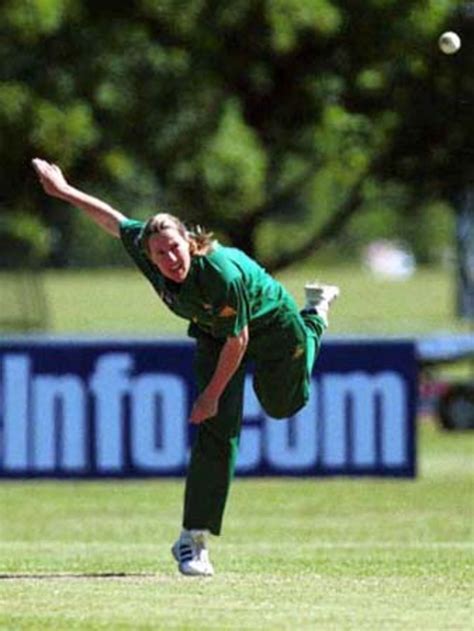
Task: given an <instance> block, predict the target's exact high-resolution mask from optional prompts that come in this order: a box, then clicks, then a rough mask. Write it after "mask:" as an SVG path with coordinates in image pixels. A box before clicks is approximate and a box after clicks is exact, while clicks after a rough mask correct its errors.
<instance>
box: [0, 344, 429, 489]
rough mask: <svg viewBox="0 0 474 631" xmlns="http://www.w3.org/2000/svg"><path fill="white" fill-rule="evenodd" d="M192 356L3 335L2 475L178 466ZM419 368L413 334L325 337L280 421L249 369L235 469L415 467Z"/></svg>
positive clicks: (376, 470)
mask: <svg viewBox="0 0 474 631" xmlns="http://www.w3.org/2000/svg"><path fill="white" fill-rule="evenodd" d="M192 360H193V344H192V342H188V341H162V340H160V341H156V342H155V341H150V340H135V339H133V340H126V341H119V340H60V339H53V340H49V341H48V340H44V339H37V340H34V339H31V340H27V339H25V340H16V341H15V340H12V341H4V342H3V343H0V477H16V478H25V477H60V478H65V477H66V478H67V477H78V478H82V477H86V478H87V477H146V476H181V475H184V474H185V472H186V467H187V462H188V458H189V445H190V444H191V441H192V432H193V431H194V428H192V427H191V426H190V425H189V423H188V415H189V411H190V409H191V405H192V402H193V400H194V396H195V392H194V385H193V375H192ZM416 373H417V364H416V358H415V347H414V343H413V342H409V341H386V340H375V341H368V340H352V341H351V340H336V339H333V340H331V339H330V340H329V341H327V342H326V343H325V344H324V345H323V349H322V351H321V354H320V357H319V359H318V361H317V364H316V369H315V372H314V375H313V381H312V396H311V399H310V402H309V403H308V405H307V406H306V408H304V410H302V411H301V412H300V413H298V414H297V415H295V416H294V417H292V418H291V419H289V420H283V421H281V420H278V421H277V420H274V419H271V418H270V417H268V416H267V415H266V414H265V413H264V412H263V410H262V408H261V407H260V405H259V403H258V400H257V398H256V396H255V394H254V392H253V389H252V385H251V381H252V374H251V369H249V373H248V375H247V381H248V383H247V384H246V393H245V407H244V415H245V418H244V424H243V427H242V434H241V442H240V454H239V460H238V464H237V473H238V474H240V475H247V476H249V475H250V476H264V475H304V476H321V475H374V476H408V477H412V476H414V475H415V473H416V453H415V408H416V400H415V399H416V378H417V374H416Z"/></svg>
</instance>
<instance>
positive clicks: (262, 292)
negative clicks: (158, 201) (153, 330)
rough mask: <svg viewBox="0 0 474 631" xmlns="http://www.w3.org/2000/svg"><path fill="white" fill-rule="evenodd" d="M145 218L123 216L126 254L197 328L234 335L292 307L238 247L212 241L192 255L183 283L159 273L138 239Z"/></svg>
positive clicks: (220, 335) (168, 302)
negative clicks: (209, 247) (207, 248)
mask: <svg viewBox="0 0 474 631" xmlns="http://www.w3.org/2000/svg"><path fill="white" fill-rule="evenodd" d="M143 225H144V224H143V222H141V221H135V220H131V219H127V220H125V221H124V222H122V224H121V226H120V234H121V239H122V242H123V244H124V246H125V248H126V250H127V252H128V254H129V255H130V256H131V257H132V259H133V260H134V261H135V263H136V265H137V266H138V267H139V268H140V270H141V271H142V272H143V274H144V275H145V276H146V277H147V278H148V280H149V281H150V283H151V284H152V286H153V287H154V289H155V291H156V292H157V293H158V295H159V296H160V297H161V299H162V300H163V302H164V303H165V304H166V306H167V307H168V308H169V309H171V311H173V313H175V314H176V315H177V316H180V317H182V318H185V319H186V320H188V321H189V322H190V323H191V325H190V327H189V334H190V335H191V336H192V337H195V336H196V335H199V331H200V330H201V331H204V332H205V333H207V334H209V335H212V336H213V337H216V338H224V337H229V336H235V335H238V334H239V333H240V332H241V331H242V329H243V328H244V327H245V326H246V325H248V326H249V330H250V332H251V333H252V332H255V331H257V330H260V329H261V328H262V327H264V326H266V325H267V324H269V323H270V322H272V321H273V320H274V318H275V317H276V316H277V314H278V311H279V310H280V309H281V307H282V306H285V307H287V308H289V309H290V310H291V311H293V309H295V310H296V305H295V304H294V301H293V299H292V298H291V296H290V295H289V294H288V293H287V292H286V290H285V289H284V288H283V286H282V285H281V284H280V283H279V282H278V281H276V280H275V279H274V278H272V277H271V276H270V275H269V274H268V273H267V272H266V271H265V270H264V269H263V268H262V267H261V266H260V265H258V263H256V262H255V261H254V260H253V259H251V258H250V257H248V256H247V255H246V254H244V252H242V251H241V250H238V249H236V248H229V247H224V246H222V245H219V244H215V246H214V247H213V248H212V250H211V251H210V252H209V253H208V254H205V255H202V256H201V255H196V256H193V257H192V258H191V267H190V270H189V273H188V275H187V277H186V279H185V280H184V282H183V283H175V282H174V281H172V280H170V279H168V278H166V277H165V276H163V274H161V272H160V270H159V269H158V268H157V267H156V265H154V264H153V263H152V262H151V261H150V259H149V258H148V256H147V254H146V253H145V252H144V251H143V249H142V246H141V244H140V242H139V235H140V232H141V230H142V228H143Z"/></svg>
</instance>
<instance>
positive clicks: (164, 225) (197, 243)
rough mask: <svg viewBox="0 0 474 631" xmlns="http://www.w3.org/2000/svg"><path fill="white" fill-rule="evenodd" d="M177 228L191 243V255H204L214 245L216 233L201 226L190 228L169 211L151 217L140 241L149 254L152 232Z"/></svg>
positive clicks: (144, 227) (156, 232) (157, 232)
mask: <svg viewBox="0 0 474 631" xmlns="http://www.w3.org/2000/svg"><path fill="white" fill-rule="evenodd" d="M170 229H171V230H177V231H178V232H179V233H180V234H181V236H183V237H184V238H185V239H186V240H187V241H189V244H190V252H191V256H203V255H205V254H208V253H209V252H210V251H211V250H212V249H213V247H214V243H215V240H214V235H213V233H212V232H207V231H206V230H204V228H202V227H201V226H194V227H193V228H192V229H191V228H188V227H187V226H186V225H185V224H184V223H183V222H182V221H181V220H180V219H178V217H175V216H174V215H170V214H169V213H158V214H157V215H153V217H150V219H148V221H147V222H146V223H145V225H144V226H143V228H142V231H141V233H140V236H139V241H140V244H141V246H142V248H143V249H144V250H145V252H146V253H147V254H148V255H149V249H148V241H149V239H150V237H151V235H152V234H159V233H160V232H164V231H165V230H170Z"/></svg>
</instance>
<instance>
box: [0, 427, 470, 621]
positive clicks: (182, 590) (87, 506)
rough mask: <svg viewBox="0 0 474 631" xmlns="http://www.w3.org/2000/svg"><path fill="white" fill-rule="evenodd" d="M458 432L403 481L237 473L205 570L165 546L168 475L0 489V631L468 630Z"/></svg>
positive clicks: (170, 528) (430, 445)
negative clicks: (194, 571)
mask: <svg viewBox="0 0 474 631" xmlns="http://www.w3.org/2000/svg"><path fill="white" fill-rule="evenodd" d="M473 447H474V443H473V437H472V435H468V434H462V433H458V434H445V433H441V432H440V431H439V430H438V429H437V428H436V427H434V426H433V425H432V424H430V423H424V424H422V426H421V431H420V471H419V477H418V478H417V479H416V480H415V481H401V480H385V481H381V480H371V479H359V480H357V479H351V480H350V479H329V480H321V479H319V480H318V479H316V480H313V479H305V480H301V481H297V480H290V479H269V480H236V482H235V485H234V487H233V491H232V495H231V500H230V505H229V510H228V513H227V519H226V527H225V532H224V536H223V537H222V538H219V539H217V538H215V539H214V540H213V542H212V544H213V545H212V552H213V554H212V558H213V561H214V564H215V568H216V576H215V577H214V578H212V579H192V578H191V579H190V578H185V577H182V576H180V575H179V574H178V573H177V571H176V568H175V565H174V562H173V561H172V559H171V555H170V553H169V546H170V544H171V543H172V542H173V539H174V537H175V536H176V533H177V527H178V524H179V519H180V506H181V497H182V481H181V480H171V481H135V482H121V483H117V482H91V483H84V482H80V483H73V482H44V481H43V482H37V483H35V482H6V483H5V482H4V483H2V484H1V485H0V505H1V507H2V518H1V522H0V528H1V530H0V533H1V534H0V573H1V575H2V578H1V579H0V612H1V613H0V629H2V630H3V629H9V630H12V631H13V630H15V631H16V630H19V629H24V630H28V631H35V630H46V629H51V630H53V629H54V630H58V629H61V630H62V629H64V630H66V629H68V630H69V629H73V630H85V629H87V630H93V629H104V630H105V629H107V630H114V631H116V630H124V629H130V630H134V629H140V630H145V629H150V630H151V629H163V630H168V629H180V630H191V629H193V630H207V629H235V630H242V629H252V630H253V629H255V630H257V629H268V630H270V629H272V630H275V629H292V630H295V631H296V630H300V629H322V630H349V629H350V630H354V631H355V630H357V631H360V630H361V629H367V630H371V631H373V630H378V629H390V630H391V629H403V630H407V629H410V630H411V629H413V630H419V629H423V630H425V631H428V630H435V629H436V630H439V631H446V630H460V631H461V630H462V631H467V630H469V629H472V628H473V625H472V623H473V617H474V607H473V601H472V597H473V593H474V591H473V580H472V578H473V577H472V569H473V565H472V562H473V557H472V542H473V539H472V535H473V464H472V462H473V461H472V455H473Z"/></svg>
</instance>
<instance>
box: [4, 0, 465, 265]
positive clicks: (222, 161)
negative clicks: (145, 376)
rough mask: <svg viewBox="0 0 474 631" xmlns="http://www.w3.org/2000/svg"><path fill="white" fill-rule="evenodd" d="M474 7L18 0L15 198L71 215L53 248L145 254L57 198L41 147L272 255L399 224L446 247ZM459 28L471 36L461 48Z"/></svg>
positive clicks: (121, 195) (129, 199)
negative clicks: (34, 163) (37, 164)
mask: <svg viewBox="0 0 474 631" xmlns="http://www.w3.org/2000/svg"><path fill="white" fill-rule="evenodd" d="M469 6H470V5H469V3H461V4H459V5H456V3H454V2H452V0H364V2H363V3H361V2H355V1H353V0H227V2H225V3H224V2H219V1H217V0H187V1H186V2H184V0H160V1H159V2H156V1H155V0H127V2H124V1H122V0H117V1H116V2H114V3H111V2H100V3H97V2H94V1H93V0H4V2H3V3H2V4H1V5H0V137H1V139H2V142H1V146H0V158H1V161H2V167H3V168H2V173H1V175H0V178H1V187H0V191H1V193H0V195H1V198H0V204H1V213H2V215H5V214H6V213H21V214H22V216H24V215H25V214H31V215H33V216H35V217H36V224H35V226H36V225H37V222H38V220H39V221H41V222H42V223H43V225H44V226H49V227H50V228H52V231H51V232H50V244H51V252H52V254H51V256H50V263H53V264H56V265H65V264H69V265H71V264H76V265H88V264H89V265H97V264H103V263H104V262H107V263H114V262H115V263H120V264H123V263H124V262H125V259H124V257H123V255H122V253H121V252H120V248H116V245H115V244H114V243H113V242H112V243H110V242H109V241H111V240H109V239H108V238H107V237H106V236H104V237H102V236H101V235H99V234H98V231H97V230H96V229H95V228H94V227H93V226H90V225H89V224H88V223H87V222H86V221H85V220H84V219H83V218H82V217H80V216H79V214H77V213H74V212H73V211H72V212H69V211H68V210H66V209H65V208H64V205H62V204H60V203H58V202H54V201H51V200H50V199H47V198H46V197H45V196H44V195H43V193H42V192H41V191H40V190H39V187H38V186H37V184H36V182H35V180H34V177H33V174H32V172H31V168H30V164H29V163H30V159H31V158H32V157H34V156H35V155H39V156H42V157H45V158H47V159H50V160H52V161H55V162H57V163H59V164H60V165H61V166H62V167H63V168H64V169H65V171H66V173H67V174H68V176H69V178H70V179H71V180H72V181H73V183H75V184H76V185H78V186H81V187H83V188H85V189H86V190H88V191H89V192H91V193H93V194H97V195H100V196H103V197H104V198H106V199H107V200H108V201H110V202H111V203H112V204H114V205H116V206H117V207H119V208H120V209H121V210H122V211H123V212H125V213H126V214H130V215H132V216H135V217H145V216H148V215H149V214H151V213H152V212H154V211H155V210H156V209H157V208H158V207H166V208H168V209H170V210H172V211H175V212H177V213H178V214H180V215H181V216H183V217H185V218H187V219H188V220H190V221H192V222H198V223H203V224H206V225H208V226H210V227H212V228H213V229H214V230H215V231H216V233H217V234H218V235H219V236H220V237H221V238H223V239H224V240H226V241H227V242H231V243H233V244H235V245H237V246H240V247H242V248H243V249H245V250H246V251H247V252H249V253H250V254H253V255H255V256H257V257H258V258H259V259H260V260H261V261H262V262H263V263H264V264H266V265H267V267H268V268H269V269H271V270H277V269H281V268H283V267H285V266H286V265H287V264H289V263H290V262H293V261H295V260H298V259H300V258H304V257H306V256H307V255H308V254H310V253H312V252H314V251H315V250H317V249H319V248H321V247H322V246H323V245H326V244H328V243H331V242H332V241H334V240H335V241H336V242H337V244H338V247H339V250H338V251H339V252H341V250H342V251H344V256H350V255H351V254H353V253H354V251H356V250H357V248H358V247H359V246H360V245H361V244H363V243H364V242H366V241H368V240H370V239H372V238H375V237H379V236H386V237H393V236H397V237H399V238H402V239H404V240H406V241H408V242H409V243H411V245H412V247H414V249H415V252H416V254H417V255H418V258H419V259H420V260H422V261H423V260H424V261H430V260H433V258H434V257H435V256H437V255H438V253H439V248H440V247H441V246H443V245H445V244H446V243H447V242H448V240H449V236H448V235H449V234H451V233H452V230H451V227H452V210H453V196H454V195H455V194H456V192H458V191H460V190H463V189H464V188H465V187H466V186H467V185H469V184H470V183H471V182H472V147H471V140H470V139H471V138H472V131H473V129H472V128H473V122H472V116H470V103H472V95H473V93H474V51H473V43H472V42H473V41H474V38H473V37H472V36H473V34H474V17H472V16H471V14H472V13H473V12H472V11H470V10H468V9H469ZM446 29H451V30H457V31H458V32H459V33H460V34H461V36H462V38H463V48H462V49H461V51H460V52H459V53H458V54H457V55H454V56H452V57H448V56H445V55H442V54H441V53H440V52H439V50H438V48H437V45H436V40H437V37H438V35H439V34H440V32H442V31H443V30H446ZM470 130H471V133H469V131H470ZM341 245H343V248H341V247H340V246H341Z"/></svg>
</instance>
